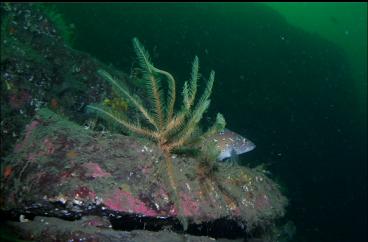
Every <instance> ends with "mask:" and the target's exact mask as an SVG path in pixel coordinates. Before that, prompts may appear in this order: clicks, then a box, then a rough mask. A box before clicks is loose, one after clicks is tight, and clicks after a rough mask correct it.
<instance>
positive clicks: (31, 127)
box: [14, 120, 40, 152]
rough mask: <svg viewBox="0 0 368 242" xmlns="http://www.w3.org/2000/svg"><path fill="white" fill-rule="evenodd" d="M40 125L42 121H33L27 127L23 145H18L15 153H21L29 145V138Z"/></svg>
mask: <svg viewBox="0 0 368 242" xmlns="http://www.w3.org/2000/svg"><path fill="white" fill-rule="evenodd" d="M38 125H40V121H38V120H33V121H32V122H31V123H30V124H28V125H26V134H25V136H24V139H23V141H22V142H21V143H18V144H16V146H15V149H14V151H15V152H19V151H20V150H21V149H22V147H23V146H24V145H25V144H27V143H28V141H29V137H30V136H31V134H32V132H33V130H34V129H35V128H37V127H38Z"/></svg>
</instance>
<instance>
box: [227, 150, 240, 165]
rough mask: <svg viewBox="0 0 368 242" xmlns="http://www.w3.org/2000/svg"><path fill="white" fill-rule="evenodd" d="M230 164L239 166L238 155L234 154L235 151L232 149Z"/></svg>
mask: <svg viewBox="0 0 368 242" xmlns="http://www.w3.org/2000/svg"><path fill="white" fill-rule="evenodd" d="M229 160H230V163H231V164H232V165H237V164H239V155H238V154H237V153H236V151H235V150H234V149H232V150H231V152H230V158H229Z"/></svg>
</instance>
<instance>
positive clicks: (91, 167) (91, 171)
mask: <svg viewBox="0 0 368 242" xmlns="http://www.w3.org/2000/svg"><path fill="white" fill-rule="evenodd" d="M83 167H84V168H85V169H86V173H85V176H87V177H93V178H96V177H105V176H111V174H110V173H109V172H106V171H104V170H103V169H102V168H101V167H100V166H99V165H98V164H97V163H94V162H88V163H85V164H83Z"/></svg>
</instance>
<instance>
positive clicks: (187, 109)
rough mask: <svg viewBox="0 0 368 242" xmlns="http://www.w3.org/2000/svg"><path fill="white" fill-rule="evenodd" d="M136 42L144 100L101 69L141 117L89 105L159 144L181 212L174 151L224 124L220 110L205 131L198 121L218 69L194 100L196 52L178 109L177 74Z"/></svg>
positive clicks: (189, 144)
mask: <svg viewBox="0 0 368 242" xmlns="http://www.w3.org/2000/svg"><path fill="white" fill-rule="evenodd" d="M133 46H134V50H135V52H136V54H137V57H138V61H139V65H140V69H141V71H142V73H143V79H144V82H145V84H146V85H145V90H146V92H147V96H146V99H145V101H144V100H142V99H141V98H140V97H138V96H136V95H132V93H131V92H130V91H129V90H128V89H127V88H126V87H125V86H124V85H123V84H122V83H121V82H119V81H118V80H116V79H114V78H113V77H112V76H111V75H110V74H109V73H107V72H106V71H104V70H99V71H98V73H99V74H100V75H101V76H102V77H103V78H104V79H106V80H107V81H108V82H109V83H111V84H112V86H113V87H114V88H115V89H116V90H117V91H118V92H119V93H120V94H121V95H122V96H123V97H124V98H125V99H126V100H128V102H129V105H130V106H132V107H134V108H135V109H136V110H137V112H138V113H139V114H140V115H141V119H140V120H138V121H136V122H134V121H133V120H131V119H129V118H128V117H126V115H124V113H122V114H121V113H120V114H119V113H116V112H114V111H113V110H111V109H108V108H107V107H105V106H101V105H89V106H88V108H89V109H90V110H93V111H96V112H97V113H99V114H103V117H106V118H110V119H112V120H114V121H115V122H117V123H118V124H120V125H121V126H122V127H123V128H124V129H125V130H126V131H128V132H130V133H132V134H135V135H139V136H144V137H147V138H149V139H151V140H153V141H154V142H155V143H156V144H157V145H158V147H159V148H160V149H161V150H162V152H163V155H164V157H165V160H166V167H167V173H168V176H167V177H168V182H169V183H170V186H171V188H172V194H173V195H174V202H175V203H176V205H177V206H178V209H179V215H180V214H181V212H180V211H181V210H182V209H181V207H180V198H179V197H178V193H177V188H176V187H177V186H176V182H175V177H174V175H173V174H174V172H173V161H172V158H171V153H173V152H175V151H177V150H180V149H182V148H193V147H195V144H198V141H200V140H201V139H203V138H204V137H208V136H210V135H212V134H214V133H215V132H218V131H220V130H222V129H223V128H224V127H225V119H224V118H223V116H222V115H221V114H220V113H218V114H217V117H216V122H215V123H214V124H213V125H212V126H211V127H210V128H209V129H208V130H207V131H206V132H204V133H203V132H201V129H200V127H199V122H200V120H201V119H202V117H203V114H204V112H205V111H206V110H207V108H208V107H209V105H210V99H209V97H210V94H211V91H212V87H213V83H214V80H215V72H214V71H211V73H210V76H209V79H208V82H207V85H206V87H205V89H204V92H203V94H202V96H201V97H200V98H199V100H198V101H197V103H196V104H195V99H196V94H197V82H198V79H199V72H198V71H199V61H198V57H197V56H196V57H195V58H194V61H193V64H192V72H191V76H190V80H189V81H186V82H185V83H184V87H183V91H182V95H183V104H182V106H181V107H180V108H179V110H175V100H176V83H175V82H176V81H175V79H174V77H173V76H172V75H171V74H170V73H169V72H167V71H164V70H160V69H158V68H157V67H155V66H154V65H153V64H152V62H151V60H150V58H149V54H148V52H147V51H146V50H145V49H144V47H143V46H142V44H141V43H140V42H139V41H138V39H137V38H134V39H133ZM163 80H166V82H167V85H166V90H165V89H164V88H163V85H162V84H163ZM180 216H181V215H180ZM180 219H181V222H182V223H183V225H184V228H186V226H187V225H186V219H184V218H183V217H181V218H180Z"/></svg>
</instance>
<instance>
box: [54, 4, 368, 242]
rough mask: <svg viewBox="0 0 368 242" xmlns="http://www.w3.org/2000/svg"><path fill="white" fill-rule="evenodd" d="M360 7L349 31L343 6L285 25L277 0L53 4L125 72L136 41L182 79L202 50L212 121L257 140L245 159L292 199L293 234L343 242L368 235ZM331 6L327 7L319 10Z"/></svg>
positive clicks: (85, 44) (309, 12) (82, 39)
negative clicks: (220, 118) (210, 84)
mask: <svg viewBox="0 0 368 242" xmlns="http://www.w3.org/2000/svg"><path fill="white" fill-rule="evenodd" d="M366 6H367V5H366V4H364V3H360V4H359V3H357V4H356V5H354V4H352V5H349V7H351V8H352V9H364V7H365V10H362V11H358V13H361V16H359V15H358V16H357V15H356V14H354V15H351V18H350V19H349V21H350V22H349V24H350V25H349V26H350V28H346V25H347V24H348V23H347V18H340V17H341V16H342V15H340V14H339V13H346V11H347V7H346V6H345V7H344V8H341V7H340V8H339V6H337V4H334V5H331V6H330V8H329V7H328V4H327V5H323V6H322V5H321V6H317V7H316V6H315V7H314V8H308V6H307V5H306V6H304V8H300V7H299V8H298V11H299V14H302V15H303V14H304V16H305V18H300V19H303V21H304V22H302V23H301V22H297V21H298V20H296V22H294V24H293V25H291V24H290V23H289V22H287V21H286V17H290V16H292V13H293V10H294V8H293V6H288V7H285V6H281V5H277V4H274V5H273V7H274V8H270V7H268V6H266V5H261V4H251V3H231V4H224V3H212V4H207V3H206V4H204V3H190V4H184V3H172V4H165V3H158V4H157V3H155V4H154V3H139V4H138V3H124V4H122V3H111V4H98V3H93V4H58V5H57V8H58V10H59V11H60V12H61V13H62V14H63V16H64V17H65V19H66V20H67V21H68V22H70V23H73V24H74V25H75V40H74V46H73V47H74V48H77V49H79V50H82V51H85V52H88V53H90V54H92V55H94V56H95V57H96V58H98V59H100V60H102V61H104V62H106V63H111V64H112V65H114V66H115V67H117V68H119V69H121V70H123V71H125V72H127V73H129V72H130V71H131V67H132V64H133V63H134V58H135V55H134V52H133V48H132V45H131V39H132V38H133V37H138V38H139V39H140V40H141V42H142V43H143V45H144V46H145V47H146V48H147V49H148V50H149V51H150V53H151V57H152V59H153V62H154V63H155V64H156V65H157V66H158V67H160V68H162V69H164V70H167V71H169V72H171V73H173V74H174V76H175V77H176V78H177V80H178V81H179V82H181V83H179V86H181V84H182V83H183V81H185V80H186V79H187V78H189V75H190V68H191V62H192V60H193V57H194V55H198V56H199V59H200V66H201V73H202V74H203V76H204V77H205V78H206V77H208V74H209V71H210V70H211V69H214V70H215V71H216V81H215V86H214V92H213V94H212V103H211V107H210V111H209V112H208V113H207V116H208V117H209V118H212V119H213V118H214V117H215V113H216V112H221V113H223V114H224V116H225V118H226V120H227V124H228V125H227V127H228V128H230V129H232V130H234V131H236V132H238V133H240V134H242V135H244V136H246V137H248V138H250V139H251V140H252V141H254V142H255V143H256V144H257V148H256V150H255V151H252V152H250V153H248V154H246V155H245V156H244V157H242V162H243V163H244V164H247V165H250V166H255V165H258V164H261V163H266V164H267V165H268V169H270V171H271V172H272V177H273V179H275V180H277V181H279V182H280V183H281V184H282V185H283V186H284V188H285V193H286V195H287V196H288V198H289V199H290V205H289V207H288V214H287V218H288V219H290V220H292V221H293V222H294V223H295V224H296V228H297V232H296V236H295V238H294V241H300V242H304V241H308V242H309V241H314V242H319V241H321V242H322V241H323V242H327V241H331V242H332V241H333V242H338V241H344V242H345V241H365V240H366V239H367V235H366V226H367V217H366V216H367V215H366V212H367V207H366V202H367V183H366V177H367V169H366V168H367V165H366V158H367V152H366V143H367V142H366V138H367V137H366V93H367V92H366V86H367V85H366V83H367V80H366V78H367V74H366V73H367V69H366V65H364V62H365V63H366V61H367V56H366V42H365V43H364V41H366V38H367V37H366V36H367V32H366V31H367V30H366V28H365V29H363V31H362V30H359V29H354V26H355V27H356V26H361V22H360V21H363V22H364V20H366V19H367V10H366ZM275 9H278V10H280V12H281V13H284V14H286V15H281V14H280V12H277V11H276V10H275ZM316 9H318V11H317V12H316V11H315V10H316ZM323 9H324V10H323ZM326 9H327V10H326ZM328 10H329V11H330V13H333V14H330V15H328V17H326V16H325V13H326V11H328ZM288 12H289V13H290V15H289V16H288V15H287V13H288ZM316 13H317V14H316ZM339 16H340V17H339ZM306 19H309V20H310V21H316V22H314V24H312V25H310V26H309V27H311V26H312V27H313V26H314V28H315V32H311V31H310V29H309V30H308V28H307V27H308V21H307V20H306ZM354 19H357V22H356V23H354ZM317 21H324V22H319V23H318V22H317ZM298 23H299V26H298ZM309 23H310V22H309ZM303 26H304V27H305V28H303ZM319 26H320V28H321V29H318V28H319ZM326 26H335V27H336V28H337V29H340V28H343V27H344V28H343V29H345V30H347V31H350V32H348V34H349V33H354V35H353V38H350V39H349V41H350V42H349V44H347V45H344V43H347V42H346V41H345V42H344V41H343V39H341V38H337V37H335V36H334V34H333V33H332V32H328V31H327V28H326ZM365 26H366V25H365ZM322 28H326V29H322ZM357 31H358V32H357ZM359 31H361V32H359ZM321 33H322V34H321ZM323 33H325V35H324V34H323ZM344 33H345V35H346V32H344ZM329 37H330V39H329ZM357 46H358V47H359V48H358V49H356V47H357ZM349 47H350V49H349ZM353 47H354V48H355V49H354V48H353ZM364 48H365V49H364ZM354 53H358V54H354ZM362 62H363V64H362Z"/></svg>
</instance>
